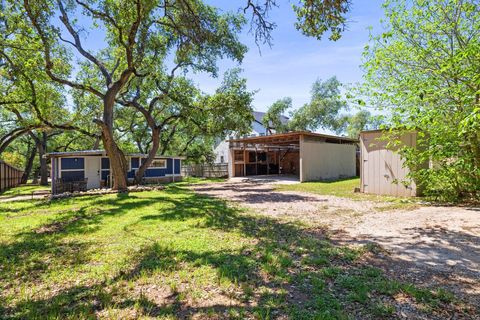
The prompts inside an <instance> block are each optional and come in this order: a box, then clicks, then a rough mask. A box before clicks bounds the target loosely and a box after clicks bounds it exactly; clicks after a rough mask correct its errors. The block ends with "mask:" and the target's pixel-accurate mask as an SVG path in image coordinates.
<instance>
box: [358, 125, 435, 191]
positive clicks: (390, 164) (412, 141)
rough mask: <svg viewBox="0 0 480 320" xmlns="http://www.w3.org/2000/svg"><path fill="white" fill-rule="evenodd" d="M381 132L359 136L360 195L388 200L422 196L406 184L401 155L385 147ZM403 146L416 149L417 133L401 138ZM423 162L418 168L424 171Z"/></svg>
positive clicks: (373, 131) (408, 170) (412, 184)
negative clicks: (387, 198)
mask: <svg viewBox="0 0 480 320" xmlns="http://www.w3.org/2000/svg"><path fill="white" fill-rule="evenodd" d="M385 137H386V136H385V132H384V131H383V130H371V131H362V132H361V133H360V153H361V156H360V158H361V159H360V163H361V169H360V191H362V192H365V193H374V194H381V195H391V196H404V197H405V196H407V197H414V196H420V195H421V194H422V189H421V188H420V187H419V186H418V185H417V184H416V183H415V182H414V181H409V179H408V174H409V172H410V169H409V168H407V167H406V166H405V165H404V160H403V159H402V157H401V155H400V154H399V153H398V152H396V151H395V150H392V149H391V148H388V147H387V144H388V141H387V140H386V139H385ZM400 140H401V142H402V144H403V145H405V146H409V147H414V148H417V147H418V145H417V133H416V132H407V133H404V134H402V136H401V137H400ZM428 166H429V163H428V162H425V163H424V164H423V165H422V166H421V168H428Z"/></svg>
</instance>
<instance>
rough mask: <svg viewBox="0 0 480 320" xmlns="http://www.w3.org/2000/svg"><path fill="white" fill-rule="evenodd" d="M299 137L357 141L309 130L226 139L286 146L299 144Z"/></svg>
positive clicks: (337, 141)
mask: <svg viewBox="0 0 480 320" xmlns="http://www.w3.org/2000/svg"><path fill="white" fill-rule="evenodd" d="M301 137H304V138H308V140H312V141H318V142H326V143H336V144H355V143H358V140H357V139H352V138H348V137H339V136H332V135H327V134H321V133H313V132H309V131H294V132H287V133H276V134H272V135H267V136H257V137H247V138H241V139H231V140H228V142H230V144H231V145H232V144H243V145H247V144H250V145H271V146H288V145H299V144H300V139H301Z"/></svg>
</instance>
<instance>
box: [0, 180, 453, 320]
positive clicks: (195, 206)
mask: <svg viewBox="0 0 480 320" xmlns="http://www.w3.org/2000/svg"><path fill="white" fill-rule="evenodd" d="M169 194H170V195H173V194H178V195H179V197H169V196H168V195H169ZM136 200H137V202H135V201H134V199H133V198H131V196H128V197H119V198H114V199H111V198H108V199H101V200H99V201H97V202H95V203H96V205H99V206H101V205H102V204H105V205H107V204H108V206H109V209H107V211H106V212H104V214H106V215H111V216H115V215H119V214H124V213H126V212H130V211H131V210H136V209H138V208H139V206H140V207H141V206H149V205H152V204H154V203H155V202H158V201H162V202H165V203H167V204H168V205H165V206H162V208H160V209H155V208H154V207H152V213H151V214H149V215H139V216H138V219H137V221H136V222H134V223H132V225H131V226H130V227H129V228H127V234H128V235H127V236H129V237H139V236H142V237H146V236H145V235H141V234H140V235H138V234H137V233H136V232H131V233H129V232H128V231H129V230H132V231H136V230H135V228H136V226H137V225H138V224H141V223H143V224H146V225H147V226H155V225H157V224H159V223H162V222H164V221H187V220H193V219H195V220H198V221H197V224H196V227H195V228H198V230H199V231H198V232H199V235H198V236H199V237H201V236H202V235H203V234H205V232H208V230H221V231H223V232H224V233H223V234H224V235H225V236H228V234H229V233H230V232H235V233H236V234H241V235H242V237H244V238H248V239H250V240H251V241H249V242H248V244H246V245H244V246H241V247H238V248H233V249H226V248H223V247H222V246H221V245H219V248H218V249H216V250H206V251H197V250H194V249H188V248H184V247H182V248H178V247H174V246H173V245H165V244H161V243H159V242H157V241H155V238H152V239H150V241H148V242H145V243H144V246H143V247H142V248H141V250H137V252H136V254H133V255H132V256H130V257H129V260H130V262H131V263H130V264H129V265H131V267H128V268H125V269H123V270H121V271H120V272H119V273H118V274H117V275H115V276H113V277H111V278H108V279H91V281H90V282H91V284H89V285H85V284H82V285H74V286H71V287H69V288H66V289H64V290H60V291H57V292H54V293H51V294H49V295H47V297H43V298H39V299H24V300H20V301H19V302H17V303H16V304H15V305H13V306H10V307H8V308H5V309H4V314H5V315H7V316H9V317H11V318H18V319H20V318H22V319H24V318H26V319H28V318H48V317H58V318H68V317H70V318H87V317H95V316H98V314H103V315H105V314H110V315H113V316H112V317H116V318H125V317H127V316H130V315H131V312H134V314H135V315H136V316H137V317H138V316H151V317H157V316H172V317H178V318H189V317H191V316H194V315H199V314H202V315H204V316H205V317H206V318H218V319H223V318H228V317H237V318H246V317H250V318H252V317H257V318H281V317H283V318H285V317H288V316H290V317H292V318H295V319H311V318H315V317H316V318H332V319H334V318H348V316H349V315H355V317H358V318H375V317H377V318H385V317H389V316H392V315H393V313H392V312H394V311H392V310H391V309H390V308H393V310H395V301H394V298H393V297H394V296H395V295H396V294H398V293H400V292H404V291H405V290H404V287H402V285H400V284H398V283H396V282H391V281H389V280H388V279H386V278H385V277H384V276H383V274H382V273H381V272H378V270H375V269H373V268H370V267H369V266H366V265H365V264H364V263H362V260H361V257H362V256H363V254H364V253H365V251H364V250H363V249H355V248H349V247H344V246H337V245H334V244H332V243H331V242H330V241H329V240H328V239H326V237H325V234H324V233H323V230H322V229H317V230H314V231H312V230H309V231H306V230H304V229H303V228H302V227H301V226H299V225H296V224H293V223H283V222H282V221H280V220H275V219H271V218H267V217H262V216H255V215H248V214H245V213H244V212H243V211H242V210H241V209H238V208H235V207H231V206H229V205H228V204H227V203H226V202H225V201H221V200H218V199H214V198H210V197H206V196H198V195H196V194H194V193H192V192H189V191H186V190H182V189H179V188H169V189H168V190H166V191H165V192H163V193H158V194H154V195H147V196H141V197H138V198H137V199H136ZM82 219H83V218H82ZM85 219H86V221H85V222H80V221H79V220H74V221H71V220H69V221H67V222H66V226H64V227H63V228H62V229H59V230H57V231H55V232H54V234H57V237H58V238H57V239H56V240H57V241H60V240H61V235H58V234H62V233H68V232H78V231H80V230H91V229H90V227H89V228H87V229H85V225H88V226H91V225H92V224H93V225H100V224H101V223H102V219H103V218H101V217H99V218H97V217H95V218H92V219H91V220H89V219H87V218H85ZM75 224H79V225H77V226H76V225H75ZM37 235H38V234H37ZM50 236H52V235H51V234H49V233H46V234H45V235H42V234H40V239H41V238H42V237H46V238H45V239H48V238H47V237H50ZM28 240H32V241H40V240H35V239H34V238H33V234H32V238H31V239H28V238H24V239H22V241H23V242H26V241H28ZM42 241H43V240H42ZM39 244H41V243H39ZM52 245H54V246H58V245H60V243H58V242H57V243H52ZM90 245H92V244H90ZM83 250H84V249H82V251H83ZM39 251H40V252H41V253H42V254H45V253H46V252H47V251H48V250H46V249H45V248H43V247H41V246H40V247H39ZM67 255H72V253H67ZM20 258H21V256H20V255H19V256H18V257H17V262H19V260H18V259H20ZM79 262H80V263H84V262H82V261H79ZM67 267H68V264H67ZM201 268H209V269H213V270H214V271H215V272H216V280H215V281H216V282H215V283H208V284H207V285H206V286H205V285H199V284H198V285H197V286H198V288H197V289H199V290H202V291H203V292H207V291H209V290H210V291H211V292H210V293H211V295H210V296H208V295H207V296H206V297H204V298H199V299H197V300H195V299H194V300H192V299H190V298H188V297H186V296H185V290H186V289H185V286H187V287H188V285H190V286H195V285H196V284H195V281H194V279H193V280H191V281H192V282H191V283H190V282H188V281H189V278H188V277H187V278H186V279H183V280H181V281H179V283H176V284H175V286H174V287H172V286H170V287H168V286H167V285H165V284H162V285H159V284H158V279H159V277H161V279H164V280H168V281H173V279H174V278H175V277H176V276H178V274H179V273H180V272H186V274H187V275H188V274H189V273H192V272H194V271H196V270H201ZM10 272H13V270H10ZM222 279H228V280H229V282H228V283H230V285H228V286H227V287H222V285H221V284H220V283H221V282H222ZM185 281H186V282H187V283H185ZM144 287H147V288H146V290H143V288H144ZM230 289H232V290H230ZM425 295H427V294H426V293H425ZM427 296H428V299H429V300H428V301H432V300H434V299H436V298H435V296H433V295H427ZM413 304H414V303H413V302H412V307H413V308H415V306H413ZM442 308H445V310H442V312H447V313H448V312H450V311H451V310H449V309H448V308H447V307H446V306H445V305H442ZM419 313H421V311H419Z"/></svg>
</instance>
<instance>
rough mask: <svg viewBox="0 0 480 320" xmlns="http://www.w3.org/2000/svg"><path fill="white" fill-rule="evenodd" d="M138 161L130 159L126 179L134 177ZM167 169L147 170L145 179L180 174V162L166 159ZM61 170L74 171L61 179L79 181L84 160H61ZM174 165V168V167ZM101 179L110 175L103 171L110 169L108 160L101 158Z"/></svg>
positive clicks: (83, 174)
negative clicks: (129, 167)
mask: <svg viewBox="0 0 480 320" xmlns="http://www.w3.org/2000/svg"><path fill="white" fill-rule="evenodd" d="M140 160H142V161H143V159H139V158H131V168H132V169H131V170H130V171H129V172H128V173H127V177H128V178H130V179H132V178H134V177H135V171H136V169H138V167H139V164H140ZM166 160H167V168H165V169H147V170H146V171H145V177H147V178H155V177H164V176H165V175H167V174H173V173H174V172H175V174H180V160H179V159H175V160H173V159H169V158H167V159H166ZM60 161H61V169H62V170H63V169H65V170H75V171H62V178H64V179H67V180H81V179H84V177H85V173H84V170H83V169H84V168H85V162H84V158H81V157H78V158H61V159H60ZM174 164H175V166H174ZM101 168H102V170H101V179H102V180H106V179H107V176H108V175H109V174H110V170H105V169H109V168H110V159H108V158H105V157H102V159H101Z"/></svg>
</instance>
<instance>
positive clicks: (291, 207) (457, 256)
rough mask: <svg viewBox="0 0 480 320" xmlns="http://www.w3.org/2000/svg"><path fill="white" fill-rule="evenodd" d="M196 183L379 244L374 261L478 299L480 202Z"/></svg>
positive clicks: (259, 208) (265, 210)
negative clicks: (409, 202)
mask: <svg viewBox="0 0 480 320" xmlns="http://www.w3.org/2000/svg"><path fill="white" fill-rule="evenodd" d="M193 189H194V190H195V191H196V192H197V193H200V194H205V195H209V196H214V197H219V198H223V199H227V200H230V201H233V202H236V203H238V204H239V205H241V206H243V207H247V208H250V209H253V210H254V211H256V212H257V213H260V214H265V215H268V216H274V217H279V218H287V219H293V220H300V221H302V222H305V223H308V224H312V225H317V226H318V225H322V226H327V227H328V229H329V230H331V232H332V239H333V240H334V241H338V242H341V243H351V244H359V243H373V244H376V245H379V246H380V247H381V248H383V249H385V254H384V255H380V257H381V258H378V257H377V258H376V259H374V260H372V261H371V262H372V263H373V264H375V265H377V266H379V267H381V268H383V269H384V270H386V272H387V274H390V275H391V276H392V277H396V278H400V279H402V280H407V281H411V282H414V283H416V284H418V285H425V286H429V285H441V286H443V287H445V288H447V289H449V290H452V291H453V292H454V293H455V294H458V295H459V296H461V297H464V298H466V299H468V300H470V301H471V302H473V303H475V304H477V305H480V208H471V207H465V208H464V207H436V206H429V207H426V206H422V207H419V208H417V209H412V210H408V211H406V210H387V211H385V208H387V207H388V203H379V202H373V201H356V200H352V199H346V198H338V197H335V196H328V195H316V194H311V193H302V192H292V191H288V192H285V191H282V192H279V191H276V190H275V189H274V186H273V185H271V184H266V183H251V182H240V183H238V182H237V183H228V182H227V183H217V184H206V185H198V186H194V187H193ZM382 207H383V209H382ZM372 259H373V258H372Z"/></svg>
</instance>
